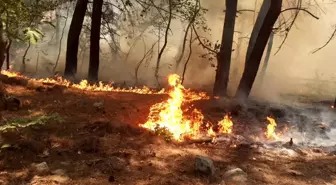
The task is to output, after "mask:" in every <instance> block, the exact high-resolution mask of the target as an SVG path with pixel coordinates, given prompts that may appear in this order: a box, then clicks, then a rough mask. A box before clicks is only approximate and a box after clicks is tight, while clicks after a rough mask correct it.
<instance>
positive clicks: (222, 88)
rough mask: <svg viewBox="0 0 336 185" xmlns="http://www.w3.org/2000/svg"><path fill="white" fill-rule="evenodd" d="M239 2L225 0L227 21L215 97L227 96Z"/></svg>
mask: <svg viewBox="0 0 336 185" xmlns="http://www.w3.org/2000/svg"><path fill="white" fill-rule="evenodd" d="M237 1H238V0H225V4H226V5H225V6H226V11H225V20H224V28H223V34H222V42H221V47H220V51H219V53H218V55H217V70H216V78H215V84H214V90H213V93H214V96H225V95H226V93H227V86H228V83H229V75H230V64H231V54H232V43H233V36H234V27H235V20H236V13H237V4H238V2H237Z"/></svg>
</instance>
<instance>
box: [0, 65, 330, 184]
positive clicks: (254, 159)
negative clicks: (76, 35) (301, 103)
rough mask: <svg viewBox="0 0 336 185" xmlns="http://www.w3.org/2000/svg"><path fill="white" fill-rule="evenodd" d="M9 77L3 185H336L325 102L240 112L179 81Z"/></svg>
mask: <svg viewBox="0 0 336 185" xmlns="http://www.w3.org/2000/svg"><path fill="white" fill-rule="evenodd" d="M4 74H6V75H7V76H11V77H10V78H8V77H6V76H4V75H3V76H1V78H2V81H3V82H4V84H3V86H4V87H5V89H6V90H7V92H8V94H9V95H12V96H14V97H16V98H18V99H19V100H20V101H21V103H22V106H21V107H20V109H19V110H12V111H9V110H6V111H2V112H1V114H2V123H1V145H2V148H1V153H0V156H1V158H0V160H1V161H0V170H1V172H0V184H15V185H16V184H132V185H133V184H224V181H225V183H226V184H238V183H237V181H239V182H240V183H243V181H246V182H244V183H243V184H256V185H262V184H274V185H275V184H283V185H285V184H286V185H288V184H293V185H303V184H314V185H315V184H336V176H335V174H336V160H335V159H336V158H335V157H334V156H333V155H334V154H335V151H336V149H335V148H334V147H333V146H334V145H335V144H336V143H335V139H334V138H332V135H331V134H332V133H333V132H334V130H333V124H334V123H333V114H334V112H333V110H332V109H330V108H329V106H330V104H329V103H328V104H322V105H319V106H317V105H314V107H313V108H309V107H308V108H295V107H289V106H285V105H272V104H270V103H257V102H249V103H246V104H244V105H241V104H238V103H235V102H234V101H230V100H226V99H210V98H209V97H208V96H207V95H206V94H205V93H195V92H193V91H190V90H187V89H185V88H184V87H183V86H182V85H181V84H180V81H179V77H178V76H177V75H171V76H170V77H169V78H167V80H169V84H170V87H169V88H168V89H167V90H165V91H154V90H150V89H149V88H142V89H131V90H129V89H127V90H126V89H117V88H112V86H109V85H103V84H100V85H99V84H98V85H97V86H89V85H88V84H87V83H85V81H83V82H82V83H78V84H72V83H71V82H69V81H65V80H62V79H60V78H55V79H43V80H31V79H28V78H26V77H24V76H19V75H17V74H12V73H8V72H7V73H4ZM320 107H321V108H320ZM321 115H324V116H321ZM327 117H328V118H329V119H326V118H327ZM290 138H292V140H291V139H290ZM333 141H334V142H333ZM195 163H196V164H197V165H195ZM235 180H236V182H234V181H235Z"/></svg>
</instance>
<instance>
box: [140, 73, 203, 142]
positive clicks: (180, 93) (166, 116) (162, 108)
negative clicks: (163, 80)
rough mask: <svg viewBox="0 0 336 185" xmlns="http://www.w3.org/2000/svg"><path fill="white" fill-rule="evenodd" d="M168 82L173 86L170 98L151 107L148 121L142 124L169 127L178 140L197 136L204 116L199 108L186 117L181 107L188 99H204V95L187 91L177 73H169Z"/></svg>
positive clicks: (152, 128) (152, 126) (151, 128)
mask: <svg viewBox="0 0 336 185" xmlns="http://www.w3.org/2000/svg"><path fill="white" fill-rule="evenodd" d="M168 82H169V85H170V86H171V87H173V90H172V91H170V93H169V96H170V98H169V99H168V100H167V101H165V102H161V103H157V104H154V105H153V106H152V107H151V108H150V113H149V116H148V120H147V122H146V123H145V124H143V125H140V126H141V127H144V128H147V129H150V130H153V131H155V129H156V128H167V129H168V130H169V131H170V132H171V133H172V134H173V138H174V139H175V140H177V141H182V140H183V139H184V137H186V136H188V137H195V136H196V135H197V134H199V133H200V127H201V124H202V123H203V119H204V116H203V114H202V113H201V112H200V111H199V110H197V109H194V110H193V112H192V114H191V117H190V118H187V117H184V115H183V110H182V108H181V107H182V104H183V103H185V102H186V99H193V100H195V99H202V96H201V97H199V96H197V95H196V94H195V93H192V94H191V95H189V94H188V93H186V90H185V88H184V87H183V86H182V85H181V80H180V76H178V75H177V74H172V75H169V77H168ZM188 95H189V96H188Z"/></svg>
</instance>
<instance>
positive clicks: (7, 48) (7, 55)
mask: <svg viewBox="0 0 336 185" xmlns="http://www.w3.org/2000/svg"><path fill="white" fill-rule="evenodd" d="M11 46H12V40H11V39H8V44H7V46H6V64H7V65H6V69H7V70H9V67H10V63H9V62H10V61H9V59H10V55H9V51H10V47H11Z"/></svg>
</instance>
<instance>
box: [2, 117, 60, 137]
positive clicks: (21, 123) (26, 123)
mask: <svg viewBox="0 0 336 185" xmlns="http://www.w3.org/2000/svg"><path fill="white" fill-rule="evenodd" d="M52 121H56V122H63V119H62V117H61V116H60V115H59V114H58V113H53V114H51V115H38V116H34V117H31V118H24V117H14V118H8V119H7V120H6V121H5V124H4V125H2V126H0V133H2V132H8V131H12V130H17V129H19V128H26V127H33V126H39V125H45V124H47V123H48V122H52Z"/></svg>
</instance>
